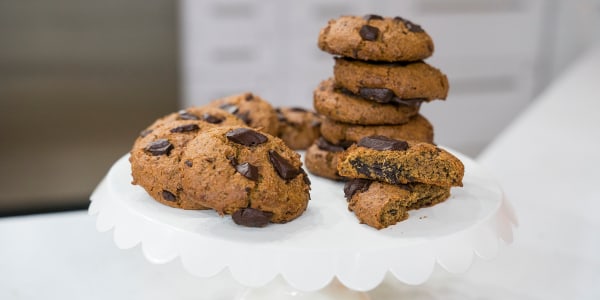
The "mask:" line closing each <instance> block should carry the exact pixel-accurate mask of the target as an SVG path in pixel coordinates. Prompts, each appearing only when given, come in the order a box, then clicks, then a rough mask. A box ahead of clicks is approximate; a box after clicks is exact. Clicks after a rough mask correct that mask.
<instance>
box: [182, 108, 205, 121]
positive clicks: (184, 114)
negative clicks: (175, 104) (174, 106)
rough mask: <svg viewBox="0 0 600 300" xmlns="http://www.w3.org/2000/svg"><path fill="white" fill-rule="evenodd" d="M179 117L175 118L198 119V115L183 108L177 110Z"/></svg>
mask: <svg viewBox="0 0 600 300" xmlns="http://www.w3.org/2000/svg"><path fill="white" fill-rule="evenodd" d="M178 114H179V117H178V118H177V119H179V120H200V118H198V116H196V115H194V114H191V113H189V112H187V111H185V110H180V111H179V112H178Z"/></svg>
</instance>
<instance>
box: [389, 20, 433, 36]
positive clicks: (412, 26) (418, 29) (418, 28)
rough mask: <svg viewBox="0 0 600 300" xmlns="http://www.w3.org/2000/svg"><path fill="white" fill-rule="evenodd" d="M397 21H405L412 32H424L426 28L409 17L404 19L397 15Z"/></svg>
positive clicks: (405, 24)
mask: <svg viewBox="0 0 600 300" xmlns="http://www.w3.org/2000/svg"><path fill="white" fill-rule="evenodd" d="M394 20H395V21H400V22H402V23H404V26H406V28H407V29H408V31H410V32H415V33H417V32H424V31H425V30H423V28H421V26H420V25H418V24H415V23H413V22H411V21H409V20H407V19H404V18H402V17H395V18H394Z"/></svg>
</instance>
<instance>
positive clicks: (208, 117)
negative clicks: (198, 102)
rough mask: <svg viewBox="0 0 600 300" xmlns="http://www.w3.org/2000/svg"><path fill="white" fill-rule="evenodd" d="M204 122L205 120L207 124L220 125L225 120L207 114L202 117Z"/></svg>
mask: <svg viewBox="0 0 600 300" xmlns="http://www.w3.org/2000/svg"><path fill="white" fill-rule="evenodd" d="M202 120H204V121H205V122H207V123H210V124H220V123H221V122H223V119H221V118H219V117H215V116H213V115H211V114H208V113H205V114H203V115H202Z"/></svg>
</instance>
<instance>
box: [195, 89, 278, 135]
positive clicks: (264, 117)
mask: <svg viewBox="0 0 600 300" xmlns="http://www.w3.org/2000/svg"><path fill="white" fill-rule="evenodd" d="M207 106H211V107H218V108H221V109H223V110H225V111H227V112H229V113H231V114H233V115H235V116H236V117H238V118H240V119H242V120H243V121H244V122H246V124H247V125H248V126H250V127H252V128H256V129H259V130H261V131H263V132H266V133H268V134H270V135H275V136H277V131H278V129H279V123H278V122H277V113H276V112H275V109H274V108H273V106H271V104H269V102H267V101H266V100H264V99H262V98H261V97H259V96H257V95H254V94H252V93H243V94H238V95H233V96H229V97H225V98H221V99H217V100H213V101H211V102H210V103H209V104H208V105H207Z"/></svg>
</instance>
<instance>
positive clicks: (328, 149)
mask: <svg viewBox="0 0 600 300" xmlns="http://www.w3.org/2000/svg"><path fill="white" fill-rule="evenodd" d="M342 151H344V147H343V146H340V145H334V144H332V143H330V142H328V141H326V140H325V139H324V138H323V137H320V138H319V139H318V140H317V141H316V142H315V143H314V144H313V145H312V146H310V147H309V148H308V149H307V150H306V154H305V155H304V164H305V165H306V169H307V170H308V171H309V172H310V173H311V174H314V175H317V176H319V177H324V178H329V179H333V180H344V177H342V176H340V175H339V174H338V171H337V161H338V159H339V156H340V155H341V154H342Z"/></svg>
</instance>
